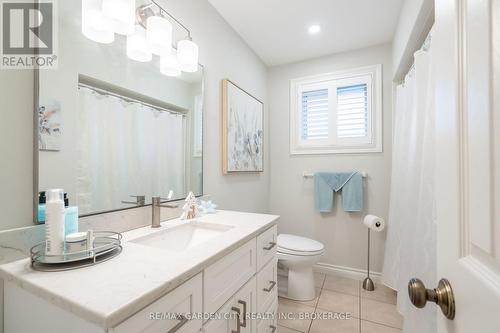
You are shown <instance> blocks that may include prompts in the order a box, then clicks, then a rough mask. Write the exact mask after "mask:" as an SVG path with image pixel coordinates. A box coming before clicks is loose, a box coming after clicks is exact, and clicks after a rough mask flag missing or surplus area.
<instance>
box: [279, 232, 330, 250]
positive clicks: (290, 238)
mask: <svg viewBox="0 0 500 333" xmlns="http://www.w3.org/2000/svg"><path fill="white" fill-rule="evenodd" d="M323 248H324V246H323V244H321V243H320V242H318V241H315V240H313V239H309V238H305V237H300V236H295V235H288V234H279V235H278V251H279V249H284V250H289V251H293V252H304V253H317V252H321V251H323ZM287 252H288V251H287Z"/></svg>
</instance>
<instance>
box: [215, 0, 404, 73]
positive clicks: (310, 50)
mask: <svg viewBox="0 0 500 333" xmlns="http://www.w3.org/2000/svg"><path fill="white" fill-rule="evenodd" d="M208 1H209V2H210V3H211V4H212V6H214V7H215V9H216V10H217V11H218V12H219V13H220V14H221V15H222V16H223V17H224V19H225V20H226V21H227V22H228V23H229V24H230V25H231V26H232V27H233V28H234V29H235V30H236V32H237V33H238V34H239V35H240V36H241V37H242V38H243V39H244V40H245V42H246V43H247V44H248V45H249V46H250V47H251V48H252V49H253V50H254V52H255V53H257V55H258V56H259V57H260V58H261V59H262V60H263V61H264V63H266V64H267V65H268V66H275V65H281V64H286V63H291V62H297V61H301V60H305V59H310V58H315V57H320V56H324V55H328V54H332V53H337V52H343V51H348V50H354V49H359V48H363V47H367V46H372V45H378V44H383V43H388V42H391V41H392V38H393V36H394V32H395V30H396V25H397V22H398V18H399V13H400V10H401V6H402V3H403V0H208ZM313 24H318V25H320V26H321V32H320V33H318V34H316V35H310V34H309V33H308V31H307V30H308V28H309V26H311V25H313Z"/></svg>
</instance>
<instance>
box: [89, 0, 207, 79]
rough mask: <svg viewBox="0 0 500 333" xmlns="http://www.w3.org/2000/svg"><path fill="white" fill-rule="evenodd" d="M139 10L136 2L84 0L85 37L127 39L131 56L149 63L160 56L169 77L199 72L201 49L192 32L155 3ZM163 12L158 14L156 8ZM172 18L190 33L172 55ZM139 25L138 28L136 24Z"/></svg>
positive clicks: (162, 68)
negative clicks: (121, 36) (120, 36)
mask: <svg viewBox="0 0 500 333" xmlns="http://www.w3.org/2000/svg"><path fill="white" fill-rule="evenodd" d="M150 1H151V2H150V3H149V4H146V5H142V6H140V7H139V8H137V9H136V7H135V0H82V33H83V34H84V35H85V36H86V37H87V38H89V39H91V40H93V41H95V42H98V43H112V42H113V41H114V39H115V36H114V34H115V33H117V34H121V35H126V36H127V56H128V57H129V58H130V59H132V60H136V61H141V62H148V61H151V60H152V57H153V56H152V54H155V55H158V56H160V71H161V73H163V74H165V75H168V76H178V75H180V74H181V72H188V73H195V72H197V71H198V58H199V48H198V45H197V44H196V43H194V42H193V41H192V39H191V32H190V31H189V29H188V28H187V27H186V26H185V25H183V24H182V23H181V22H180V21H179V20H177V19H176V18H175V17H174V16H172V15H171V14H170V13H168V12H167V11H165V10H164V9H162V8H161V6H159V5H158V4H157V3H156V1H155V0H150ZM154 6H157V7H158V8H159V9H160V11H159V14H157V13H155V11H154V10H153V7H154ZM165 16H168V17H170V18H171V19H172V21H174V22H175V23H177V24H178V25H179V26H180V27H182V29H184V30H185V31H186V32H187V37H186V39H183V40H180V41H179V42H178V43H177V52H176V53H175V52H172V33H173V26H172V23H171V21H170V20H167V19H166V18H165ZM136 22H137V24H136Z"/></svg>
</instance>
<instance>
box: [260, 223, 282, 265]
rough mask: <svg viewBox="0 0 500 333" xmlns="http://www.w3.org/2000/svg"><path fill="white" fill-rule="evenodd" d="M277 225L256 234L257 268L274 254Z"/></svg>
mask: <svg viewBox="0 0 500 333" xmlns="http://www.w3.org/2000/svg"><path fill="white" fill-rule="evenodd" d="M277 234H278V226H276V225H275V226H273V227H272V228H269V229H267V230H266V231H264V232H263V233H261V234H260V235H259V236H257V270H260V269H261V268H262V267H264V265H265V264H266V263H267V262H268V261H269V260H271V259H273V258H274V257H275V255H276V246H277V245H276V241H277Z"/></svg>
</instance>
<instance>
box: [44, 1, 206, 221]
mask: <svg viewBox="0 0 500 333" xmlns="http://www.w3.org/2000/svg"><path fill="white" fill-rule="evenodd" d="M58 10H59V21H60V22H59V66H58V69H56V70H47V71H40V73H39V128H38V135H39V157H38V160H39V161H38V165H37V166H35V167H37V168H38V175H39V176H38V178H39V191H40V192H43V191H45V190H46V189H49V188H63V189H64V191H65V192H66V193H67V198H68V203H69V205H70V206H78V209H79V215H80V216H81V215H89V214H95V213H100V212H106V211H113V210H118V209H125V208H129V207H135V206H141V205H147V204H150V203H151V197H152V196H160V197H167V196H168V194H169V192H170V191H173V197H172V198H171V199H172V200H174V199H180V198H183V197H185V196H186V195H187V193H188V192H189V191H193V192H194V193H195V194H196V195H202V194H203V188H202V186H203V185H202V184H203V169H202V153H203V151H202V147H203V143H202V121H203V120H202V110H203V68H202V67H201V66H200V67H199V69H198V71H196V72H195V73H185V72H183V73H182V74H181V75H180V76H177V77H171V76H166V75H164V74H162V73H161V72H160V70H159V67H160V59H159V57H157V56H153V59H152V61H150V62H139V61H135V60H132V59H130V58H129V57H127V51H126V40H127V37H125V36H122V35H118V34H116V35H115V40H114V42H113V43H110V44H99V43H96V42H95V41H92V40H90V39H88V38H86V37H85V36H84V35H83V34H82V29H81V19H80V18H81V1H80V0H68V1H61V2H59V5H58ZM174 23H175V22H173V23H172V24H173V25H174V32H173V41H174V43H175V42H176V41H178V40H180V39H183V38H185V32H183V31H182V29H180V28H179V29H177V32H176V28H175V24H174ZM36 195H37V196H38V193H36ZM41 203H42V204H43V196H42V198H41ZM42 207H43V205H42ZM37 209H38V207H37ZM37 215H40V218H39V219H41V220H43V214H37Z"/></svg>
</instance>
